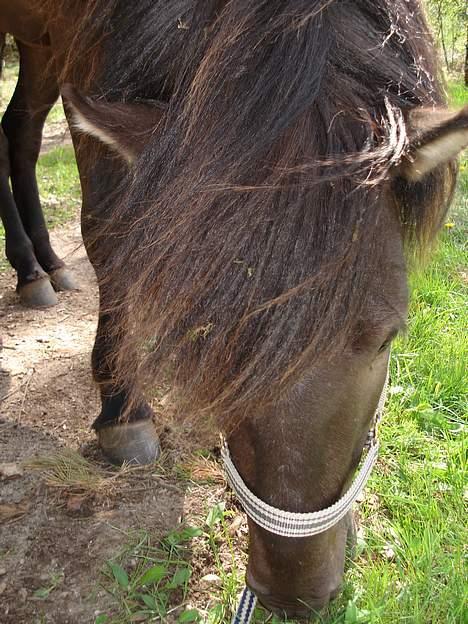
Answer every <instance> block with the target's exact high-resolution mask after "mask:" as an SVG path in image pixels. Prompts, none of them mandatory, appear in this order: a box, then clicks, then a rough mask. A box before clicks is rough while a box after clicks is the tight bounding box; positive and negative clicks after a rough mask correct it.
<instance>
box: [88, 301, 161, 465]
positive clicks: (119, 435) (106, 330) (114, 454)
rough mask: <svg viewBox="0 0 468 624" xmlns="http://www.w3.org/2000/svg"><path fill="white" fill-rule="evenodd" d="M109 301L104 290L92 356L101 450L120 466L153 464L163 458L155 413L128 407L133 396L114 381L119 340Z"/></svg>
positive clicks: (140, 406)
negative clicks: (114, 329)
mask: <svg viewBox="0 0 468 624" xmlns="http://www.w3.org/2000/svg"><path fill="white" fill-rule="evenodd" d="M106 303H108V302H107V301H106V297H105V294H104V292H103V290H102V289H101V292H100V307H101V312H100V314H99V322H98V328H97V332H96V341H95V343H94V348H93V354H92V366H93V376H94V379H95V381H96V382H97V383H98V384H99V389H100V393H101V405H102V409H101V413H100V414H99V416H98V417H97V419H96V420H95V422H94V424H93V427H94V429H95V430H96V433H97V436H98V439H99V444H100V446H101V449H102V450H103V452H104V453H105V455H106V456H107V457H108V459H109V460H110V461H112V462H113V463H117V464H122V463H123V462H124V461H126V462H134V463H135V462H136V463H139V464H149V463H151V462H153V461H155V460H156V459H157V458H158V456H159V441H158V437H157V434H156V431H155V428H154V425H153V422H152V416H153V411H152V409H151V408H150V406H149V405H148V404H147V403H146V402H145V401H144V400H143V399H142V400H141V401H137V402H136V404H135V403H133V404H132V405H131V406H129V404H128V400H129V393H128V391H126V390H125V389H122V388H119V387H118V386H117V385H116V383H115V381H114V379H115V374H114V371H113V361H112V358H113V354H114V353H115V352H116V349H117V347H118V345H117V344H116V343H117V341H118V337H116V336H115V333H113V332H112V331H110V330H111V329H113V324H114V323H115V320H114V319H113V315H112V312H103V311H102V310H103V309H106Z"/></svg>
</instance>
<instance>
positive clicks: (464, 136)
mask: <svg viewBox="0 0 468 624" xmlns="http://www.w3.org/2000/svg"><path fill="white" fill-rule="evenodd" d="M467 146H468V129H466V128H464V129H460V130H457V131H455V132H451V133H449V134H447V135H445V136H441V137H438V138H436V139H434V140H433V141H431V142H429V143H427V144H426V145H422V146H421V147H419V148H416V150H415V152H414V153H413V154H412V155H411V157H410V158H411V160H410V161H409V162H407V163H405V166H404V176H405V178H407V179H408V180H409V181H410V182H418V181H419V180H421V178H423V177H424V176H425V175H426V174H428V173H429V172H430V171H432V170H433V169H435V168H436V167H437V166H438V165H441V164H442V163H444V162H448V161H449V160H452V159H453V158H456V157H457V156H458V154H459V153H460V152H461V151H462V150H463V149H464V148H466V147H467Z"/></svg>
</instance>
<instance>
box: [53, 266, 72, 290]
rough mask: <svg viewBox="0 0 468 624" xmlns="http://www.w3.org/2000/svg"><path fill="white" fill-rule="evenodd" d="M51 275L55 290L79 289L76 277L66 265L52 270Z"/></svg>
mask: <svg viewBox="0 0 468 624" xmlns="http://www.w3.org/2000/svg"><path fill="white" fill-rule="evenodd" d="M49 277H50V281H51V282H52V286H53V287H54V288H55V290H78V284H77V282H76V280H75V278H74V277H73V275H72V274H71V273H70V271H69V270H68V269H67V268H65V267H62V268H60V269H55V271H51V272H50V273H49Z"/></svg>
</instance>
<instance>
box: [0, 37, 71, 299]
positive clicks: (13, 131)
mask: <svg viewBox="0 0 468 624" xmlns="http://www.w3.org/2000/svg"><path fill="white" fill-rule="evenodd" d="M18 49H19V52H20V70H19V76H18V83H17V85H16V89H15V92H14V94H13V97H12V99H11V102H10V104H9V106H8V108H7V110H6V112H5V115H4V117H3V120H2V126H3V129H4V132H5V135H6V137H7V139H8V144H9V157H10V176H11V186H12V190H13V196H14V200H15V203H16V206H17V208H18V212H19V215H20V218H21V221H22V223H23V227H24V230H25V232H26V234H27V236H28V238H29V240H30V241H31V243H32V246H33V249H34V255H35V258H36V260H37V262H38V263H39V265H40V267H42V269H43V272H44V271H45V272H46V273H48V274H49V276H50V279H51V281H52V284H53V285H54V287H55V288H56V289H57V290H70V289H73V288H75V283H74V280H73V279H72V277H71V275H70V273H69V272H68V271H67V269H65V265H64V262H63V261H62V260H61V259H60V258H59V257H58V256H57V254H56V253H55V252H54V250H53V249H52V246H51V244H50V239H49V233H48V231H47V226H46V223H45V220H44V215H43V213H42V208H41V203H40V199H39V191H38V187H37V181H36V163H37V159H38V157H39V151H40V147H41V140H42V130H43V127H44V122H45V120H46V117H47V115H48V113H49V111H50V109H51V108H52V106H53V105H54V103H55V101H56V100H57V98H58V95H59V89H58V84H57V80H56V77H55V72H54V68H53V65H52V61H51V56H50V52H49V50H48V48H34V49H33V48H29V47H28V46H26V45H24V44H22V43H20V42H18ZM42 278H43V275H41V277H40V279H42ZM24 281H28V278H27V277H26V276H25V275H22V274H20V273H18V285H19V292H20V295H21V296H22V298H23V300H25V297H24V295H23V290H24V288H23V283H22V282H24ZM29 288H30V289H31V286H29ZM26 299H27V298H26ZM25 302H26V303H27V301H25Z"/></svg>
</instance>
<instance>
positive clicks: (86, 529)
mask: <svg viewBox="0 0 468 624" xmlns="http://www.w3.org/2000/svg"><path fill="white" fill-rule="evenodd" d="M52 240H53V244H54V247H55V249H56V250H57V251H58V253H59V254H60V255H61V256H62V257H63V258H65V260H66V262H67V264H68V265H69V267H70V268H71V269H72V270H73V273H74V275H75V276H76V277H77V279H78V280H79V282H80V286H81V290H80V291H79V292H74V293H60V301H59V304H58V305H57V306H56V307H54V308H50V309H48V310H42V311H39V310H28V309H24V308H22V307H21V306H20V305H19V303H18V300H17V297H16V294H15V290H14V288H15V280H14V274H13V271H12V270H6V271H4V272H3V273H1V274H0V335H2V337H3V344H4V348H3V352H2V354H1V356H0V357H1V360H0V468H1V466H2V465H3V466H4V465H5V464H10V465H12V466H13V468H12V471H13V473H15V472H16V468H18V472H19V473H20V474H12V475H10V476H8V475H5V474H3V476H2V473H1V470H0V622H2V623H3V624H8V623H10V622H11V623H13V622H14V623H15V624H23V623H24V624H33V623H36V622H41V623H42V622H48V623H49V622H52V623H56V624H77V623H80V624H81V623H85V622H86V623H87V622H94V619H95V616H96V614H97V613H99V612H101V611H102V610H103V609H105V608H106V604H107V601H108V596H107V595H106V593H105V592H104V591H103V590H101V589H99V576H100V570H101V569H102V567H103V565H104V563H105V561H106V559H107V558H109V557H111V556H115V555H116V554H117V553H118V552H119V548H120V547H121V542H122V530H123V531H125V530H127V529H129V528H131V527H133V528H136V527H138V528H139V529H145V528H146V529H149V530H151V531H152V532H153V534H155V535H158V534H160V535H162V534H164V533H165V532H167V531H168V530H170V529H172V528H174V527H177V526H178V523H180V522H181V520H182V518H183V516H184V499H185V496H184V492H183V489H181V488H180V484H177V482H175V481H174V479H173V478H171V477H170V476H167V477H166V478H163V479H161V478H160V477H159V476H158V474H157V471H156V472H154V471H151V470H150V471H147V472H146V473H145V474H144V475H143V477H140V476H138V479H137V480H135V479H133V481H132V480H130V481H129V480H128V479H123V480H122V484H121V485H119V486H117V487H116V489H115V490H114V492H113V494H112V495H111V496H104V497H99V498H98V499H97V500H93V501H92V503H90V504H84V505H81V504H80V502H79V501H78V505H77V504H76V498H73V496H72V495H71V494H70V495H68V494H67V492H65V493H64V492H63V491H60V490H57V489H54V488H50V487H47V485H46V484H45V483H44V477H43V475H42V474H41V473H39V472H37V471H33V470H32V469H29V468H28V467H27V466H26V467H25V466H24V462H25V461H26V462H27V460H30V459H31V458H33V457H36V456H38V455H39V456H43V455H51V454H52V455H53V454H54V453H55V452H56V451H57V450H58V449H63V448H71V449H76V450H79V451H80V452H81V453H83V454H84V455H85V456H87V457H90V458H91V459H92V460H93V461H96V462H98V463H99V462H100V460H101V458H100V455H99V451H98V449H97V447H96V444H95V441H94V434H93V433H92V432H91V430H90V425H91V423H92V421H93V419H94V418H95V416H96V415H97V413H98V395H97V390H96V388H95V387H94V385H93V382H92V378H91V371H90V353H91V348H92V343H93V337H94V331H95V327H96V313H97V292H96V284H95V280H94V274H93V271H92V268H91V266H90V264H89V263H88V260H87V258H86V254H85V251H84V248H83V245H82V243H81V238H80V229H79V224H78V222H74V223H72V224H69V225H67V226H66V227H64V228H62V229H57V230H55V231H54V232H52ZM162 403H163V402H162ZM159 407H160V408H161V406H159ZM161 409H163V408H161ZM182 435H183V434H182ZM22 462H23V463H22ZM10 470H11V466H10ZM67 496H68V498H67ZM194 498H195V499H196V498H197V496H196V495H195V496H194ZM202 499H203V500H206V497H202ZM199 500H200V499H199ZM187 504H188V505H189V506H193V501H192V503H191V502H190V501H185V505H186V507H187ZM185 511H186V510H185ZM57 579H59V582H58V586H57V588H55V589H54V591H52V592H51V593H50V596H49V597H47V598H45V599H44V597H41V598H40V599H39V598H38V596H37V590H38V589H40V588H43V587H47V586H48V585H50V584H51V583H52V584H54V583H57Z"/></svg>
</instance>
